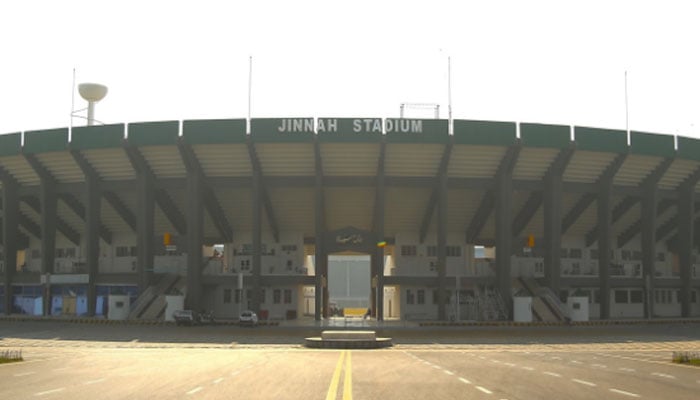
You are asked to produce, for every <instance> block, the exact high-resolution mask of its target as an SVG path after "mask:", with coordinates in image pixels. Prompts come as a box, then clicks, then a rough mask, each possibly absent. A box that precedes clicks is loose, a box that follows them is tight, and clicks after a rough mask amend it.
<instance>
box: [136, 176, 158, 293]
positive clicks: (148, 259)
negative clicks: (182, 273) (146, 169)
mask: <svg viewBox="0 0 700 400" xmlns="http://www.w3.org/2000/svg"><path fill="white" fill-rule="evenodd" d="M136 185H137V196H138V201H137V204H138V207H137V209H136V213H137V217H136V230H137V238H136V249H137V250H136V271H137V273H138V276H139V290H140V291H144V290H146V288H147V287H148V286H149V285H150V284H151V283H152V280H153V260H154V254H155V244H154V242H153V237H154V235H155V232H154V229H155V228H154V219H155V208H156V201H155V190H154V187H153V180H152V179H151V177H150V176H149V175H148V174H145V173H137V175H136Z"/></svg>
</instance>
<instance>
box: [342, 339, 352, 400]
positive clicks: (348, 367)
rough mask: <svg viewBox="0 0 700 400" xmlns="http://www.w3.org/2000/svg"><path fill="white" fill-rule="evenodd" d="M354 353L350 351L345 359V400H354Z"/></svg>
mask: <svg viewBox="0 0 700 400" xmlns="http://www.w3.org/2000/svg"><path fill="white" fill-rule="evenodd" d="M351 354H352V353H350V352H349V351H348V357H347V358H346V359H345V381H344V382H343V400H352V358H351V357H350V355H351Z"/></svg>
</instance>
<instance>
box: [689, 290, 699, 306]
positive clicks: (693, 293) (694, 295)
mask: <svg viewBox="0 0 700 400" xmlns="http://www.w3.org/2000/svg"><path fill="white" fill-rule="evenodd" d="M690 302H691V303H697V302H698V292H696V291H695V290H691V291H690Z"/></svg>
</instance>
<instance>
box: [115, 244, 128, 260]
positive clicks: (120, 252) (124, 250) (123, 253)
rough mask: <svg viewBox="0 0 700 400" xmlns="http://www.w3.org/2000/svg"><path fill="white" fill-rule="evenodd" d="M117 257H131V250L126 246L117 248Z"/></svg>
mask: <svg viewBox="0 0 700 400" xmlns="http://www.w3.org/2000/svg"><path fill="white" fill-rule="evenodd" d="M116 255H117V257H127V256H129V248H128V247H126V246H117V253H116Z"/></svg>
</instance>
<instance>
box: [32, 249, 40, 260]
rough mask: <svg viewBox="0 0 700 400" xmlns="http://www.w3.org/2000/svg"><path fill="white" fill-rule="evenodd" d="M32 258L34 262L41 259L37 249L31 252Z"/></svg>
mask: <svg viewBox="0 0 700 400" xmlns="http://www.w3.org/2000/svg"><path fill="white" fill-rule="evenodd" d="M32 258H33V259H35V260H38V259H40V258H41V250H39V249H34V250H32Z"/></svg>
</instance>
